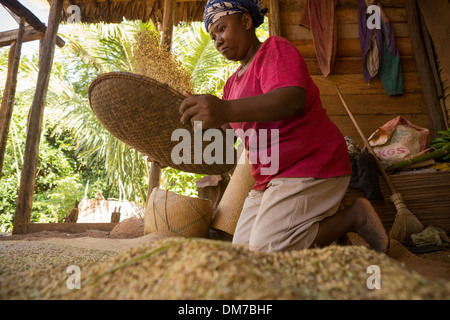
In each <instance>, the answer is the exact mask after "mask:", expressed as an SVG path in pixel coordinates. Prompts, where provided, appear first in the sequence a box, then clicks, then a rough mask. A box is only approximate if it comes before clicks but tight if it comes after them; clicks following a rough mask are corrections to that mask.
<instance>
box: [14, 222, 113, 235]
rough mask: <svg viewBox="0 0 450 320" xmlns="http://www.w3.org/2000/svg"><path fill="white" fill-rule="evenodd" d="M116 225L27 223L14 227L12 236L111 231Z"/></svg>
mask: <svg viewBox="0 0 450 320" xmlns="http://www.w3.org/2000/svg"><path fill="white" fill-rule="evenodd" d="M117 224H118V223H74V222H70V223H28V224H22V225H20V226H17V227H16V226H14V230H15V232H14V234H28V233H36V232H41V231H60V232H69V233H80V232H86V231H89V230H100V231H111V230H112V229H114V227H115V226H116V225H117Z"/></svg>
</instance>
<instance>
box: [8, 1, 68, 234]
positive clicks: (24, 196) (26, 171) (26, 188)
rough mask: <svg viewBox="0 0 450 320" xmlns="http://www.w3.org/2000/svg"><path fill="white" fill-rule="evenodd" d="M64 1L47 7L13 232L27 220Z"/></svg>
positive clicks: (27, 221) (31, 201)
mask: <svg viewBox="0 0 450 320" xmlns="http://www.w3.org/2000/svg"><path fill="white" fill-rule="evenodd" d="M63 2H64V0H53V1H52V4H51V6H50V14H49V17H48V28H47V31H46V32H45V37H44V42H43V54H42V56H41V59H40V62H39V63H40V64H39V73H38V79H37V84H36V90H35V95H34V98H33V103H32V105H31V108H30V113H29V121H28V127H27V138H26V142H25V152H24V161H23V168H22V174H21V178H20V187H19V194H18V198H17V207H16V213H15V216H14V228H13V233H14V232H15V229H16V226H19V225H21V224H28V223H30V218H31V207H32V204H33V193H34V186H35V182H36V181H35V175H36V166H37V161H38V157H39V140H40V136H41V129H42V120H43V114H44V107H45V98H46V96H47V89H48V83H49V80H50V71H51V68H52V64H53V56H54V52H55V42H56V33H57V32H58V27H59V22H60V21H61V14H62V6H63Z"/></svg>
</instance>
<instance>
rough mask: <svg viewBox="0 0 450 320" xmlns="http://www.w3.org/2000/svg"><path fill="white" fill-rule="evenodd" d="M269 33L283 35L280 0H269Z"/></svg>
mask: <svg viewBox="0 0 450 320" xmlns="http://www.w3.org/2000/svg"><path fill="white" fill-rule="evenodd" d="M269 34H270V35H271V36H281V19H280V6H279V4H278V0H269Z"/></svg>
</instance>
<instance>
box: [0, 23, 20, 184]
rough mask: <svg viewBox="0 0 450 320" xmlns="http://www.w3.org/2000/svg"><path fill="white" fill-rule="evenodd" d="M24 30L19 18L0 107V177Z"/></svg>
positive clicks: (10, 50)
mask: <svg viewBox="0 0 450 320" xmlns="http://www.w3.org/2000/svg"><path fill="white" fill-rule="evenodd" d="M24 32H25V19H24V18H20V24H19V30H18V34H17V40H16V41H14V44H13V45H12V46H11V48H10V49H9V57H8V74H7V76H6V85H5V91H4V93H3V99H2V105H1V107H0V177H1V175H2V170H3V161H4V159H5V151H6V142H7V141H8V133H9V127H10V125H11V118H12V113H13V109H14V97H15V94H16V87H17V73H18V72H19V63H20V55H21V52H22V39H23V35H24Z"/></svg>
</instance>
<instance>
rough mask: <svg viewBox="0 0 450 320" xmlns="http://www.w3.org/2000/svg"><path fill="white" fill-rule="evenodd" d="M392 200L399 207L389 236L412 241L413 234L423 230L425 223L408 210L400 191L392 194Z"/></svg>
mask: <svg viewBox="0 0 450 320" xmlns="http://www.w3.org/2000/svg"><path fill="white" fill-rule="evenodd" d="M391 201H392V202H394V205H395V207H396V209H397V214H396V216H395V220H394V224H393V225H392V228H391V230H390V231H389V237H390V238H391V239H395V240H398V241H410V240H411V235H412V234H415V233H419V232H422V231H423V229H424V226H423V224H422V223H421V222H420V221H419V219H417V218H416V216H415V215H413V214H412V212H411V211H409V210H408V208H407V207H406V205H405V203H404V202H403V200H402V197H401V195H400V194H399V193H395V194H393V195H392V196H391Z"/></svg>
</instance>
